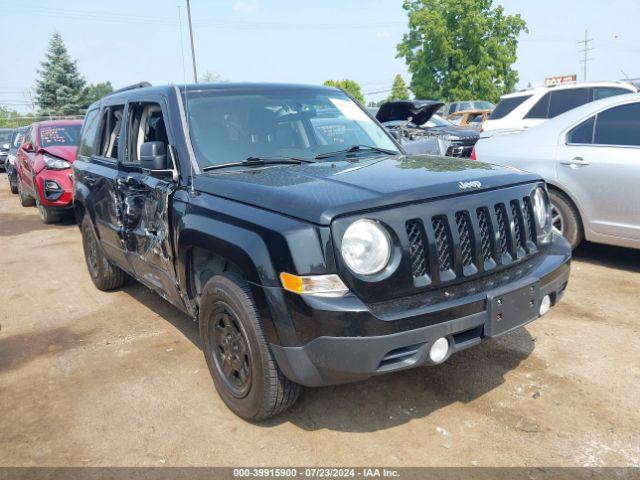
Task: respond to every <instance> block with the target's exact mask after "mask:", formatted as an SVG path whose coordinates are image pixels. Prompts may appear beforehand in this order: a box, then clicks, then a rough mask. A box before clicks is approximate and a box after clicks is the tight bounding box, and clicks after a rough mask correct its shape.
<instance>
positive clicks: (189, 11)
mask: <svg viewBox="0 0 640 480" xmlns="http://www.w3.org/2000/svg"><path fill="white" fill-rule="evenodd" d="M187 17H188V18H189V38H191V60H192V61H193V82H194V83H198V71H197V70H196V50H195V48H194V47H193V27H192V26H191V6H190V5H189V0H187Z"/></svg>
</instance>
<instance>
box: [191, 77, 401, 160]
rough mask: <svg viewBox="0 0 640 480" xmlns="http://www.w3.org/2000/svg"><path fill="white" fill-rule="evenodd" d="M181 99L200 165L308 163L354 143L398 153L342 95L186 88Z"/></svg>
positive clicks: (369, 120) (358, 107)
mask: <svg viewBox="0 0 640 480" xmlns="http://www.w3.org/2000/svg"><path fill="white" fill-rule="evenodd" d="M186 97H187V98H186V99H185V100H186V104H187V112H188V118H189V129H190V135H191V141H192V144H193V147H194V150H195V152H196V157H197V159H198V163H199V164H200V166H201V167H207V166H211V165H221V164H227V163H232V162H242V161H243V160H246V159H247V158H249V157H256V158H269V157H296V158H302V159H309V160H313V159H315V157H316V156H317V155H319V154H321V153H325V152H335V151H337V150H342V149H346V148H349V147H351V146H353V145H367V146H371V147H376V148H382V149H388V150H393V151H398V148H397V147H396V145H395V144H394V143H393V141H392V140H391V139H390V138H389V136H388V134H387V133H386V132H385V131H384V129H382V128H380V127H379V126H378V125H377V124H376V123H375V122H374V121H373V120H372V119H371V118H370V117H369V116H368V115H367V114H366V113H365V112H364V111H363V110H362V109H361V108H360V106H358V105H357V104H356V103H355V102H353V101H352V100H351V99H350V98H349V97H347V96H346V95H345V94H343V93H342V92H338V91H327V90H316V89H283V90H272V89H268V90H267V89H242V90H232V89H229V90H199V91H197V90H196V91H190V90H189V91H188V92H187V95H186ZM183 98H184V91H183ZM362 152H363V153H362V154H367V155H377V154H376V153H375V152H373V151H371V150H363V151H362Z"/></svg>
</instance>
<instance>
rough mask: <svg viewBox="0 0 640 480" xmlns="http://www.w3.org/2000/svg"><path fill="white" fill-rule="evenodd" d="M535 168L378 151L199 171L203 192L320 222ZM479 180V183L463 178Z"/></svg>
mask: <svg viewBox="0 0 640 480" xmlns="http://www.w3.org/2000/svg"><path fill="white" fill-rule="evenodd" d="M539 178H540V177H538V176H537V175H534V174H530V173H525V172H522V171H520V170H517V169H514V168H510V167H501V166H497V165H491V164H488V163H483V162H477V161H470V160H462V159H453V158H445V157H433V156H427V155H420V156H407V155H397V156H393V157H389V156H385V157H375V158H368V159H360V160H359V161H358V162H347V161H341V162H317V163H314V164H302V165H272V166H267V167H250V168H248V169H242V170H241V171H237V170H235V171H234V170H226V171H216V172H215V173H213V172H212V173H209V174H203V175H198V176H197V177H196V181H195V188H196V189H197V190H199V191H201V192H206V193H210V194H212V195H216V196H220V197H224V198H228V199H231V200H235V201H238V202H242V203H246V204H250V205H254V206H256V207H259V208H265V209H268V210H271V211H275V212H278V213H281V214H284V215H288V216H291V217H296V218H300V219H303V220H306V221H309V222H313V223H316V224H320V225H329V224H330V223H331V221H332V220H333V219H334V218H335V217H337V216H340V215H344V214H349V213H355V212H358V211H363V210H369V209H373V208H384V207H388V206H392V205H397V204H402V203H409V202H420V201H425V200H429V199H435V198H441V197H445V196H449V195H461V194H469V193H472V192H473V191H479V190H485V189H493V188H497V187H502V186H507V185H511V184H515V183H523V182H529V181H534V180H539ZM474 180H478V181H479V182H480V183H481V187H480V188H479V189H473V190H472V191H470V190H468V189H464V190H463V189H462V188H461V186H460V182H469V181H474Z"/></svg>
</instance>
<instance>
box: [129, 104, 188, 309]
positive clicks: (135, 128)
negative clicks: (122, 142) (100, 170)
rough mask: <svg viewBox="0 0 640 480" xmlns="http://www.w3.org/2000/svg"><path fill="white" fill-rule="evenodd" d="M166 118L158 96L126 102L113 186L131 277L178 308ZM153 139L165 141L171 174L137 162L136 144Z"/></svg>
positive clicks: (172, 186)
mask: <svg viewBox="0 0 640 480" xmlns="http://www.w3.org/2000/svg"><path fill="white" fill-rule="evenodd" d="M165 118H167V108H166V103H165V101H164V99H163V97H161V96H148V95H147V96H145V97H144V98H142V99H141V101H139V102H130V103H129V104H128V106H127V114H126V124H125V125H126V134H125V138H126V146H125V150H124V152H123V161H122V165H121V169H120V177H119V179H118V184H119V191H120V194H121V197H122V202H123V217H122V218H123V227H124V232H123V237H124V243H125V250H126V255H127V259H128V261H129V263H130V265H131V266H132V268H133V271H134V272H135V274H136V277H138V278H139V279H140V281H142V282H143V283H145V284H146V285H147V286H149V287H151V288H153V289H155V290H156V291H157V292H159V293H160V294H161V295H162V296H163V297H165V298H167V299H168V300H169V301H171V302H172V303H174V304H175V305H177V306H180V307H182V306H183V305H184V304H183V301H182V298H181V296H180V291H179V288H178V282H177V280H176V278H177V277H176V270H175V264H174V260H175V256H174V250H173V244H172V235H171V224H170V201H171V194H172V193H173V191H174V190H175V188H176V185H177V184H176V181H175V180H174V179H177V169H176V168H175V167H176V166H175V165H173V163H172V157H171V155H170V153H169V150H170V145H171V144H172V142H171V138H172V136H171V135H170V132H169V131H167V123H165ZM152 141H159V142H162V143H164V145H165V149H166V151H167V155H168V158H169V159H170V160H169V161H170V164H171V165H172V166H173V167H174V168H173V172H170V171H168V172H162V173H158V172H150V171H148V170H145V169H143V168H142V167H141V166H140V160H139V158H140V148H141V146H142V144H143V143H145V142H152Z"/></svg>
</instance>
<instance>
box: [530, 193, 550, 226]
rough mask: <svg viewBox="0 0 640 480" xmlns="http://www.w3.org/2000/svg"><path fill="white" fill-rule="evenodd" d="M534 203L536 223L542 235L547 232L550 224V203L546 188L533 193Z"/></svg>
mask: <svg viewBox="0 0 640 480" xmlns="http://www.w3.org/2000/svg"><path fill="white" fill-rule="evenodd" d="M531 198H532V202H533V214H534V216H535V217H536V223H537V224H538V229H539V230H540V232H541V233H543V232H545V231H546V230H547V225H548V223H549V201H548V199H547V192H545V191H544V188H542V187H538V188H536V189H535V190H534V191H533V195H532V196H531Z"/></svg>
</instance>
